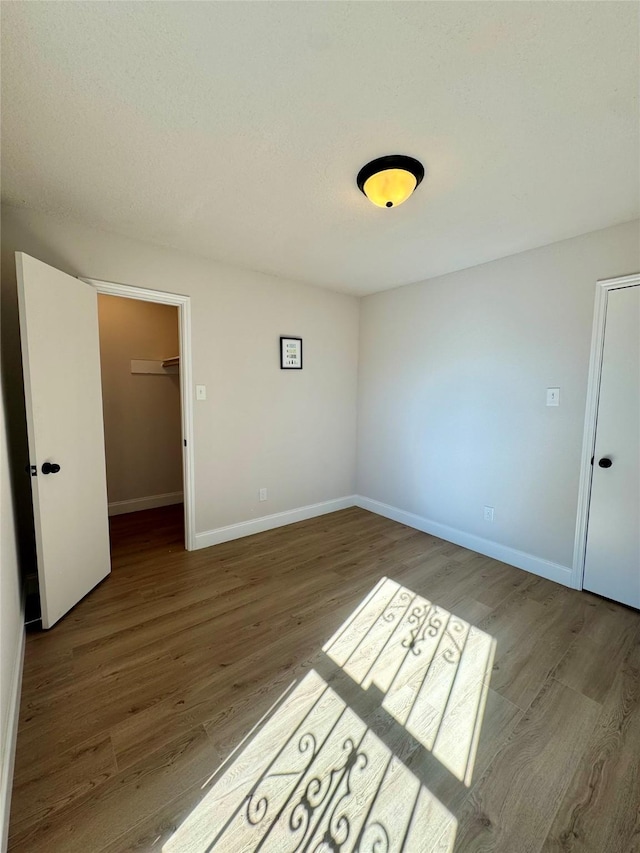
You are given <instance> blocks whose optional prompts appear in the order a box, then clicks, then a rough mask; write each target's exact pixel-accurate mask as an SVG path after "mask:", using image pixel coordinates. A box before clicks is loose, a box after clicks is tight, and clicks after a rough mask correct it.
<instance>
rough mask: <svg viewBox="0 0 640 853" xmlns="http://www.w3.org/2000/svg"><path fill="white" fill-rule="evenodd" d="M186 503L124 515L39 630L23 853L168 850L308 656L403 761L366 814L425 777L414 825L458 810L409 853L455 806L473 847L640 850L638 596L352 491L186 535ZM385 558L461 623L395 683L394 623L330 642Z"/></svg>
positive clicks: (26, 737)
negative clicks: (638, 803) (501, 551)
mask: <svg viewBox="0 0 640 853" xmlns="http://www.w3.org/2000/svg"><path fill="white" fill-rule="evenodd" d="M181 513H182V508H181V507H179V506H175V507H163V508H160V509H156V510H147V511H144V512H139V513H132V514H130V515H128V516H127V515H123V516H116V517H114V518H113V519H111V535H112V563H113V571H112V574H111V575H110V576H109V578H108V579H107V580H106V581H105V582H104V583H102V584H100V585H99V586H98V587H97V588H96V589H95V590H94V591H93V592H92V593H90V594H89V595H88V596H87V597H86V598H85V599H84V600H83V601H82V602H80V604H79V605H78V606H77V607H76V608H74V610H73V611H72V612H71V613H70V614H68V615H67V616H66V617H65V618H64V619H62V620H61V621H60V623H58V625H56V626H55V627H54V628H53V629H52V630H51V631H48V632H34V631H31V632H30V633H29V634H28V637H27V646H26V654H25V668H24V677H23V693H22V700H21V710H20V726H19V733H18V748H17V756H16V775H15V792H14V798H13V807H12V814H11V835H10V850H11V851H20V853H23V851H24V853H26V851H29V853H32V851H33V853H39V851H44V850H47V851H53V853H79V851H82V853H120V851H125V850H137V851H157V850H160V849H162V846H163V845H164V844H165V843H166V842H168V841H169V840H170V838H171V837H172V836H173V835H174V834H175V832H176V830H177V828H178V826H179V825H180V824H182V823H183V822H184V821H185V820H187V819H188V818H189V815H190V814H191V813H192V811H193V810H194V808H197V807H198V805H199V803H200V802H201V801H202V799H203V797H204V796H205V795H206V792H207V790H209V788H210V786H211V784H212V780H210V779H209V777H210V775H211V774H212V773H213V771H214V770H215V769H216V768H217V767H219V766H220V765H221V763H223V762H225V761H228V764H225V765H224V767H223V768H222V770H221V771H220V773H224V772H226V770H225V768H234V767H236V764H235V761H236V759H237V758H239V757H240V756H241V755H242V753H243V750H244V749H246V748H247V746H248V744H250V743H251V741H252V739H253V738H254V737H255V736H256V733H257V732H259V731H260V730H261V726H263V725H264V720H263V721H262V722H260V721H261V719H262V718H263V717H264V719H267V718H268V716H269V714H273V713H274V708H275V709H277V708H280V707H282V706H283V703H286V702H287V701H289V697H290V696H293V695H294V694H295V690H296V688H297V686H298V685H299V684H300V683H301V681H302V679H304V677H305V676H306V675H307V674H308V673H311V672H312V671H314V670H315V672H316V673H319V674H321V676H322V677H323V678H324V679H325V680H326V682H327V684H329V685H331V688H332V689H334V690H335V691H336V692H337V695H338V696H339V698H340V701H342V702H345V703H346V704H347V706H351V707H352V709H353V711H354V712H355V715H356V717H358V718H359V719H360V720H362V721H363V722H366V725H367V726H369V728H370V729H371V732H372V734H375V737H376V738H378V740H379V741H380V743H378V740H375V741H373V742H375V744H376V746H375V750H377V751H378V752H380V755H384V756H387V752H388V754H389V757H392V760H393V764H389V773H388V774H385V775H384V782H381V784H380V789H384V795H382V794H380V791H379V790H378V791H374V789H373V788H372V787H371V784H370V783H367V786H366V797H365V799H366V800H367V802H368V803H369V806H368V807H367V808H370V810H371V815H375V816H379V817H380V819H382V818H383V817H384V820H387V821H388V820H393V819H395V818H393V815H399V814H400V811H402V809H400V808H399V804H398V808H395V806H394V803H393V797H394V796H395V797H397V796H399V794H398V792H400V791H405V790H408V789H409V787H411V786H414V787H415V786H416V785H418V787H419V789H420V791H421V793H420V795H419V797H418V800H416V803H415V810H414V818H415V820H425V819H427V818H428V819H429V820H431V819H433V821H435V823H434V824H433V826H434V827H441V828H442V832H441V830H440V829H437V831H436V830H434V832H435V834H436V835H438V838H433V839H431V841H430V842H429V845H428V846H427V847H424V846H422V847H421V842H420V841H418V842H416V841H415V837H414V838H413V840H411V839H410V840H409V841H408V842H407V843H408V845H409V846H408V847H407V849H406V850H405V853H408V851H409V850H415V853H425V851H426V850H427V849H429V850H442V851H443V853H444V851H447V853H450V851H451V845H452V844H454V842H453V840H452V837H453V836H452V835H451V832H452V831H453V830H454V829H455V825H456V821H458V822H459V830H458V838H457V840H456V841H455V847H456V850H459V851H466V850H469V851H475V850H486V851H489V850H491V851H496V853H527V851H535V853H538V851H539V850H540V849H541V848H542V845H543V844H545V838H546V837H547V836H548V837H547V842H546V844H547V847H545V853H548V851H551V850H554V851H555V850H563V851H571V853H578V851H580V850H581V849H585V851H587V853H596V849H597V847H596V846H593V845H592V847H589V846H586V847H584V848H581V847H580V842H583V843H584V839H585V838H586V837H587V836H588V837H589V838H593V839H596V841H594V845H595V844H596V842H597V843H598V844H603V843H604V841H603V840H604V839H608V838H611V839H614V842H615V844H617V845H618V847H612V848H611V850H614V851H616V853H617V850H618V849H619V850H620V853H623V847H622V846H621V845H623V844H630V845H631V846H630V847H629V850H626V849H625V850H624V853H630V852H631V851H634V850H635V848H634V847H633V844H634V843H636V840H637V837H638V829H637V827H638V814H637V810H635V811H634V808H633V800H634V798H636V800H637V798H638V797H639V796H640V794H639V793H638V790H637V786H636V779H637V775H636V776H634V768H636V767H637V766H638V764H640V732H639V731H638V721H637V717H638V711H637V707H636V706H637V690H638V679H639V678H640V676H639V674H638V660H637V652H633V654H632V651H631V650H632V649H635V648H636V647H635V646H634V645H633V638H634V637H636V636H637V634H638V632H640V614H638V613H636V612H634V611H631V610H629V609H628V608H622V607H619V606H618V605H613V604H611V603H610V602H605V601H604V600H602V599H599V598H597V597H595V596H592V595H589V594H585V593H580V592H577V591H575V590H569V589H566V588H564V587H560V586H558V585H557V584H554V583H552V582H550V581H547V580H544V579H542V578H537V577H535V576H532V575H529V574H527V573H526V572H522V571H520V570H518V569H515V568H513V567H511V566H506V565H505V564H503V563H499V562H498V561H495V560H491V559H489V558H487V557H482V556H480V555H478V554H475V553H473V552H471V551H468V550H466V549H464V548H461V547H459V546H457V545H453V544H452V543H448V542H444V541H443V540H439V539H437V538H436V537H433V536H430V535H428V534H424V533H421V532H419V531H416V530H413V529H412V528H409V527H406V526H404V525H400V524H397V523H395V522H393V521H390V520H389V519H386V518H382V517H380V516H376V515H373V514H371V513H368V512H365V511H363V510H360V509H357V508H351V509H347V510H343V511H341V512H337V513H333V514H331V515H327V516H322V517H319V518H315V519H309V520H307V521H304V522H300V523H299V524H295V525H291V526H289V527H286V528H279V529H275V530H271V531H267V532H265V533H262V534H257V535H255V536H251V537H247V538H246V539H242V540H237V541H232V542H227V543H224V544H222V545H219V546H215V547H214V548H208V549H204V550H201V551H196V552H191V553H188V552H185V551H184V549H183V545H182V541H183V529H182V515H181ZM385 576H386V577H388V578H390V579H391V581H392V582H395V583H396V584H399V585H401V586H403V587H405V588H408V589H410V590H411V591H412V594H414V595H416V596H421V597H422V598H423V599H425V600H427V601H429V602H433V603H435V604H436V605H437V606H438V608H440V609H439V610H438V611H437V612H440V613H442V612H444V611H446V612H447V613H449V614H451V618H453V619H454V622H455V624H459V623H460V621H462V622H464V623H465V625H464V630H462V632H461V633H460V634H459V636H458V642H460V647H459V648H457V647H456V644H455V642H454V643H453V645H452V640H454V639H455V636H454V635H455V632H453V633H451V632H452V631H453V628H452V625H454V623H452V625H448V627H447V626H444V627H442V626H441V627H440V628H438V629H437V631H436V635H437V638H440V637H443V636H444V633H443V632H445V633H446V631H449V636H447V637H445V639H446V642H445V643H444V645H443V646H442V648H440V652H439V655H440V657H439V656H438V655H435V658H434V659H435V660H436V664H435V668H434V669H433V670H432V671H431V673H430V675H427V671H428V670H426V669H425V666H427V662H426V659H425V661H423V663H422V665H421V666H422V669H421V668H420V665H418V667H417V668H416V667H409V669H407V670H406V672H407V674H408V676H407V678H405V676H404V675H403V676H402V678H404V679H405V681H406V684H405V683H404V682H402V683H397V684H396V685H395V687H393V689H391V684H388V685H387V686H386V687H384V685H383V681H384V679H383V680H382V681H381V680H380V679H379V678H378V677H377V676H376V677H375V678H373V679H368V680H367V679H365V681H366V683H364V682H363V685H360V684H359V683H358V678H359V676H358V673H359V672H360V670H361V669H362V668H363V667H364V669H366V666H369V665H371V666H372V667H373V669H372V671H373V672H376V673H378V671H379V670H380V668H381V667H382V669H385V668H386V667H387V664H388V660H387V657H388V654H389V649H390V646H389V643H388V642H387V640H388V639H389V638H390V637H392V636H395V635H394V631H390V630H387V627H388V626H386V625H385V624H377V626H376V627H375V628H374V627H373V626H371V633H370V634H365V635H363V637H362V638H361V639H362V643H360V641H359V645H358V649H357V651H356V653H355V656H354V657H353V659H352V660H351V663H350V664H349V665H347V666H346V667H345V668H342V667H341V666H340V665H339V663H336V662H335V661H333V660H332V659H331V658H330V657H329V656H328V655H327V654H326V653H325V652H323V651H322V647H323V646H324V645H325V644H326V643H327V641H328V640H329V639H330V638H331V637H332V636H333V635H334V634H336V632H338V631H339V629H340V627H341V626H342V625H343V624H344V623H345V621H346V620H349V619H350V618H351V616H352V614H353V613H354V612H356V611H357V610H358V607H359V605H360V603H361V602H362V601H363V600H364V599H366V597H367V596H369V595H370V594H371V591H372V590H373V589H374V588H375V587H376V585H377V584H379V583H381V582H382V579H383V578H384V577H385ZM384 612H385V614H386V613H387V611H384ZM410 616H411V613H409V612H407V613H405V615H404V620H405V621H404V623H403V625H404V628H403V630H405V631H407V629H410V628H411V627H412V624H413V623H411V622H410V619H409V617H410ZM381 618H382V617H381ZM389 618H392V617H391V616H389ZM432 627H435V623H434V625H433V626H432ZM425 630H426V628H425ZM407 636H410V631H407ZM483 638H491V639H492V640H494V641H495V643H496V648H495V661H494V664H495V667H494V669H493V671H492V672H491V675H490V677H489V675H488V673H486V672H484V669H483V668H484V667H485V664H486V660H487V658H486V654H485V653H484V652H482V654H480V652H479V651H478V650H481V649H482V648H484V646H483V645H482V642H483ZM396 639H399V640H402V637H396ZM479 641H480V644H479V645H478V642H479ZM367 643H370V648H366V647H365V646H366V644H367ZM467 643H468V644H469V645H468V647H467V645H466V644H467ZM363 644H364V645H363ZM398 648H399V649H400V650H401V651H402V648H403V647H402V645H401V644H400V646H399V647H398ZM474 649H476V651H475V652H474ZM385 650H386V651H385ZM465 650H466V651H465ZM405 651H407V652H408V648H407V649H406V650H405ZM445 653H446V654H447V655H448V654H451V655H452V657H451V661H453V666H454V670H452V669H451V665H452V664H450V663H447V664H446V665H445V664H444V663H443V659H442V655H444V654H445ZM403 654H404V652H403ZM474 654H475V655H476V658H477V666H476V665H475V664H474V660H475V659H476V658H474ZM634 654H635V655H636V656H635V657H634V656H633V655H634ZM385 656H386V657H385ZM459 659H461V661H462V662H461V663H458V660H459ZM376 661H379V663H376ZM385 661H386V662H385ZM365 664H366V666H365ZM364 669H363V670H362V671H363V672H364ZM345 670H346V671H345ZM385 671H386V669H385ZM481 672H482V673H483V674H482V675H480V673H481ZM438 673H440V674H441V675H442V678H440V676H439V674H438ZM416 678H419V681H417V682H416V681H415V679H416ZM412 679H413V680H412ZM385 683H386V682H385ZM381 685H382V686H383V688H384V689H382V688H381ZM407 689H408V690H410V691H412V693H411V696H410V697H409V699H411V701H410V702H409V705H411V704H413V707H414V710H413V711H410V708H409V705H408V704H407V701H408V698H407V697H408V694H406V690H407ZM387 694H388V695H387ZM411 697H413V698H411ZM485 699H486V703H485ZM278 703H279V704H278ZM403 709H404V710H403ZM396 711H397V712H398V714H399V715H400V716H401V717H402V720H400V721H399V720H398V719H396V718H395V717H394V713H395V712H396ZM405 711H406V712H407V713H408V714H409V716H408V718H407V720H405V719H404V718H405V716H406V713H405ZM434 714H436V715H437V716H434ZM354 719H355V718H354ZM596 719H597V723H596V722H595V720H596ZM438 720H439V721H440V722H438ZM474 720H475V722H474ZM470 723H473V726H470ZM476 723H477V725H476ZM443 726H444V729H443ZM478 732H479V738H478V737H476V735H477V733H478ZM245 738H246V740H244V739H245ZM421 739H422V740H421ZM241 743H242V744H243V745H242V746H241V747H239V744H241ZM380 744H384V749H382V747H381V746H380ZM470 747H473V748H472V750H471V751H472V752H474V756H472V757H471V759H470V760H467V763H466V765H465V762H464V761H462V759H463V758H464V754H463V748H464V750H469V749H470ZM381 749H382V751H380V750H381ZM385 761H386V758H385ZM463 765H464V766H463ZM238 766H239V765H238ZM594 768H595V769H594ZM598 768H600V769H599V770H598ZM392 771H393V772H392ZM467 771H468V772H467ZM220 773H219V774H218V776H217V777H216V778H219V776H220ZM592 773H596V776H595V777H594V776H593V775H592ZM598 773H599V774H600V775H598ZM460 776H464V777H465V778H463V779H461V778H459V777H460ZM543 777H544V778H545V779H546V780H547V781H545V782H544V783H543ZM381 778H383V777H381ZM203 786H204V787H203ZM412 790H413V788H412ZM363 791H364V789H363ZM363 796H364V793H363ZM372 797H373V799H372ZM389 797H391V799H388V798H389ZM563 798H564V799H563ZM363 802H364V800H363ZM561 802H562V806H561V805H560V803H561ZM554 803H555V808H556V810H557V809H560V810H559V811H558V814H557V818H556V819H555V823H553V820H554V817H555V812H554V811H553V808H554V806H553V804H554ZM405 805H406V804H404V805H403V809H404V811H407V810H406V809H405V808H404V806H405ZM551 812H553V814H551ZM403 813H404V812H403ZM408 814H409V813H408V812H407V816H408ZM361 817H362V815H357V816H356V819H355V823H354V825H356V824H357V825H359V826H360V825H361ZM552 824H553V825H552ZM571 833H574V835H572V834H571ZM634 833H635V834H634ZM176 837H180V836H176ZM576 839H577V840H576ZM416 843H417V845H418V846H417V847H416ZM411 845H413V846H411ZM562 845H564V846H562ZM605 851H606V853H609V848H607V847H600V848H599V849H598V853H605ZM189 853H202V851H201V850H198V851H191V850H190V849H189ZM216 853H217V850H216ZM221 853H235V851H234V850H228V851H227V850H224V851H221ZM639 853H640V851H639Z"/></svg>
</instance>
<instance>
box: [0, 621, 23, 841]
mask: <svg viewBox="0 0 640 853" xmlns="http://www.w3.org/2000/svg"><path fill="white" fill-rule="evenodd" d="M22 616H23V617H24V612H23V614H22ZM24 644H25V630H24V618H21V619H20V636H19V637H18V643H17V648H16V657H15V661H14V664H13V675H12V677H11V686H10V693H9V697H8V700H9V709H8V713H7V727H6V730H5V731H4V732H2V736H3V740H2V767H1V768H0V773H2V776H1V777H0V833H2V835H1V837H0V850H2V851H3V853H4V851H5V850H6V849H7V838H8V836H9V814H10V812H11V788H12V785H13V766H14V761H15V757H16V740H17V738H18V718H19V716H20V692H21V689H22V669H23V664H24Z"/></svg>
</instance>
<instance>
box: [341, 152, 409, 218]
mask: <svg viewBox="0 0 640 853" xmlns="http://www.w3.org/2000/svg"><path fill="white" fill-rule="evenodd" d="M423 178H424V166H423V165H422V163H420V162H419V161H418V160H415V159H414V158H413V157H406V156H404V155H402V154H392V155H390V156H388V157H378V159H377V160H372V161H371V162H370V163H367V165H366V166H363V167H362V169H360V171H359V172H358V178H357V183H358V187H359V189H360V190H361V191H362V192H363V193H364V194H365V195H366V197H367V198H368V199H369V201H370V202H372V203H373V204H375V205H377V206H378V207H397V206H398V205H399V204H402V203H403V202H404V201H406V200H407V199H408V198H409V196H410V195H411V194H412V193H413V191H414V190H415V188H416V187H417V186H418V184H419V183H420V181H421V180H422V179H423Z"/></svg>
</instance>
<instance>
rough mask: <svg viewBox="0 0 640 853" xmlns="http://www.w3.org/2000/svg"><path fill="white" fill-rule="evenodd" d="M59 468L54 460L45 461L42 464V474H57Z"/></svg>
mask: <svg viewBox="0 0 640 853" xmlns="http://www.w3.org/2000/svg"><path fill="white" fill-rule="evenodd" d="M59 470H60V466H59V465H56V463H55V462H45V463H44V464H43V466H42V473H43V474H57V473H58V471H59Z"/></svg>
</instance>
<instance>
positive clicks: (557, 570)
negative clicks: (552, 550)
mask: <svg viewBox="0 0 640 853" xmlns="http://www.w3.org/2000/svg"><path fill="white" fill-rule="evenodd" d="M355 504H356V506H359V507H361V508H362V509H368V510H369V511H370V512H375V513H376V514H377V515H383V516H384V517H385V518H390V519H392V520H393V521H399V522H400V523H401V524H406V525H407V526H408V527H414V528H415V529H416V530H421V531H422V532H423V533H430V534H431V535H432V536H437V537H438V538H439V539H446V540H447V542H453V543H454V544H455V545H461V546H462V547H463V548H468V549H469V550H470V551H476V552H477V553H478V554H484V556H485V557H492V558H493V559H494V560H500V561H501V562H502V563H508V564H509V565H510V566H515V567H516V568H518V569H524V570H525V571H526V572H531V573H532V574H534V575H540V577H543V578H547V580H550V581H555V582H556V583H561V584H563V585H564V586H570V587H572V586H573V584H572V570H571V569H570V568H569V567H567V566H561V565H560V564H559V563H552V562H550V561H549V560H543V559H542V557H535V556H534V555H533V554H527V553H526V552H525V551H518V550H517V549H516V548H509V547H508V546H507V545H500V543H498V542H492V541H491V540H490V539H483V538H482V537H481V536H475V535H474V534H472V533H465V532H464V531H463V530H457V529H456V528H455V527H448V526H447V525H446V524H440V523H439V522H437V521H431V520H430V519H428V518H423V517H422V516H421V515H415V514H414V513H412V512H405V510H403V509H398V508H397V507H395V506H389V504H384V503H381V502H380V501H374V500H372V499H371V498H365V497H362V496H361V495H356V498H355Z"/></svg>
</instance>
